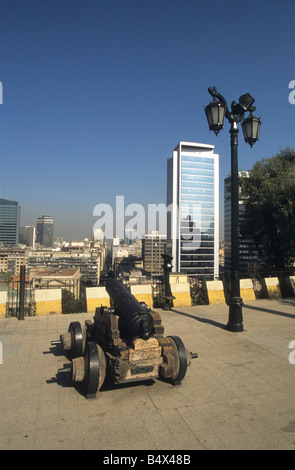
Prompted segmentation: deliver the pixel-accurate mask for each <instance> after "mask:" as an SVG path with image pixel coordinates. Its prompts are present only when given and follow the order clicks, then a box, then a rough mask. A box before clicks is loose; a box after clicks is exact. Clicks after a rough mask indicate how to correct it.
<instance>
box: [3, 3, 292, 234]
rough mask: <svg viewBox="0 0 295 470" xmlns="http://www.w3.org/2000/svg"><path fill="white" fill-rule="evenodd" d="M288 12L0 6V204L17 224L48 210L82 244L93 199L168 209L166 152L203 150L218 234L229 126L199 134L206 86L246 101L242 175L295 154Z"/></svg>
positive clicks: (173, 6) (235, 7) (194, 6)
mask: <svg viewBox="0 0 295 470" xmlns="http://www.w3.org/2000/svg"><path fill="white" fill-rule="evenodd" d="M246 11H247V15H246V16H247V22H246V24H245V23H244V20H243V18H244V17H245V12H246ZM294 13H295V5H294V4H293V3H292V2H291V1H286V0H285V1H284V0H283V1H282V2H280V3H278V2H276V1H273V0H270V1H266V0H265V1H264V0H262V1H261V2H259V3H258V4H257V3H255V2H254V1H253V0H247V1H245V2H236V1H233V0H212V1H211V0H208V1H206V2H205V1H202V0H192V1H191V0H183V1H181V2H179V1H176V0H175V1H174V0H169V1H167V0H156V1H154V0H149V1H144V0H142V1H137V0H130V1H128V0H122V1H113V0H109V1H107V2H106V1H100V0H98V1H96V2H93V1H87V0H86V1H82V0H70V1H68V0H59V1H58V2H57V1H55V0H48V1H47V0H44V1H42V2H37V1H34V0H32V1H26V2H23V1H18V0H9V1H5V0H4V1H2V2H1V3H0V57H1V67H0V81H1V85H2V98H3V103H2V104H1V106H0V132H1V134H0V137H1V139H0V147H1V172H0V198H3V199H7V200H15V201H18V203H19V205H20V207H21V222H20V225H22V226H25V225H35V224H36V221H37V218H38V216H40V215H41V214H50V215H51V216H52V217H53V218H54V220H55V227H56V236H61V237H63V238H64V239H81V238H85V237H87V238H89V237H90V236H91V233H92V228H93V225H94V223H95V221H96V217H94V216H93V209H94V207H95V206H96V205H97V204H100V203H106V204H110V205H112V206H115V198H116V196H118V195H123V196H124V197H125V201H126V205H127V204H131V203H137V204H142V205H143V206H146V205H147V204H159V203H164V204H165V203H166V161H167V158H169V157H170V152H171V148H174V147H175V145H176V144H177V142H179V141H188V142H202V143H204V144H208V145H214V146H215V151H216V153H218V154H219V155H220V180H219V183H220V184H219V185H220V188H221V189H220V229H221V230H220V231H221V237H222V231H223V190H222V188H223V181H224V178H225V177H226V176H227V175H228V174H229V172H230V143H229V132H228V131H229V128H226V126H225V129H224V132H223V133H220V135H219V137H218V139H216V137H215V135H214V134H213V133H210V132H209V129H208V125H207V120H206V116H205V113H204V108H203V107H204V106H206V105H207V104H208V102H209V101H210V100H211V97H210V95H209V94H208V91H207V89H208V87H209V86H216V87H217V89H218V91H219V92H220V93H222V94H223V95H224V96H225V98H226V99H227V100H228V104H230V103H231V101H232V100H238V98H239V96H240V95H242V94H243V93H246V92H249V93H250V94H251V95H252V96H253V97H254V98H255V105H256V106H257V111H256V112H255V114H256V115H257V116H259V117H261V120H262V128H261V133H260V139H259V142H258V143H257V144H255V146H254V147H253V148H252V149H251V148H250V147H249V146H248V145H247V144H245V143H244V139H243V133H242V131H241V130H240V133H239V141H240V145H239V169H240V170H244V171H247V170H249V169H251V167H252V166H253V164H254V163H255V161H257V160H261V159H262V158H270V157H271V156H273V155H274V154H276V153H278V152H279V151H280V149H281V148H285V147H287V146H289V147H295V137H294V132H293V125H294V113H295V105H294V104H293V101H294V100H293V99H292V98H291V99H290V96H291V94H292V88H289V84H290V83H291V82H292V80H294V78H295V76H294V68H293V64H292V52H293V50H292V44H293V16H294ZM281 25H283V26H284V27H283V28H282V27H280V26H281ZM247 27H248V28H247ZM293 88H294V86H293ZM292 96H293V95H292Z"/></svg>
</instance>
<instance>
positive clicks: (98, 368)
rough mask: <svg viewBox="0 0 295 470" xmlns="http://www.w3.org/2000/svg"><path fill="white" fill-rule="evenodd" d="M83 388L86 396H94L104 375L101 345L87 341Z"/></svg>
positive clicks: (104, 366) (104, 363)
mask: <svg viewBox="0 0 295 470" xmlns="http://www.w3.org/2000/svg"><path fill="white" fill-rule="evenodd" d="M84 361H85V378H84V390H85V395H86V398H95V396H96V392H97V391H98V390H99V389H100V387H101V386H102V384H103V382H104V379H105V375H106V358H105V354H104V352H103V350H102V349H101V347H100V346H99V345H98V344H96V343H94V342H92V341H89V342H88V343H87V345H86V350H85V356H84Z"/></svg>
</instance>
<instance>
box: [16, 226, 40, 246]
mask: <svg viewBox="0 0 295 470" xmlns="http://www.w3.org/2000/svg"><path fill="white" fill-rule="evenodd" d="M35 239H36V228H35V226H34V225H26V226H25V227H20V229H19V243H21V244H22V245H26V246H28V247H30V248H33V249H34V248H35Z"/></svg>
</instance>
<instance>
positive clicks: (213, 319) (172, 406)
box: [0, 299, 295, 451]
mask: <svg viewBox="0 0 295 470" xmlns="http://www.w3.org/2000/svg"><path fill="white" fill-rule="evenodd" d="M158 311H159V312H160V314H161V316H162V322H163V325H164V327H165V336H168V335H178V336H180V338H181V339H182V341H183V342H184V344H185V346H186V347H187V348H188V349H189V350H190V351H192V352H197V353H198V355H199V357H198V358H197V359H194V360H193V361H192V364H191V366H190V367H189V368H188V371H187V374H186V376H185V378H184V380H183V381H182V384H181V385H180V386H176V387H173V386H172V385H170V384H167V383H165V382H163V381H160V380H155V381H153V382H140V383H138V384H134V385H130V384H129V385H128V386H114V387H113V388H112V389H110V390H103V391H100V392H98V393H97V396H96V398H95V399H92V400H86V399H85V398H84V396H82V395H81V394H80V393H79V391H77V389H75V387H74V386H73V385H72V384H71V383H69V382H67V381H66V380H64V381H63V382H62V383H60V382H58V381H57V380H56V373H57V370H58V368H61V367H62V366H63V364H64V363H66V362H68V360H67V359H66V358H65V357H64V355H63V354H58V353H57V352H56V351H55V348H54V347H53V346H51V341H52V340H55V339H58V338H59V335H60V333H64V332H65V331H67V329H68V325H69V323H70V322H71V321H74V320H78V321H80V322H81V323H83V324H84V321H85V319H92V317H93V315H92V314H75V315H48V316H46V317H45V316H44V317H38V316H37V317H28V318H26V319H25V320H24V321H19V320H17V319H16V318H7V319H1V320H0V341H1V343H2V347H3V360H2V364H0V393H1V395H0V397H1V398H0V429H1V432H0V449H50V450H51V449H93V450H102V451H104V450H112V449H113V450H139V449H148V450H152V451H156V450H159V451H160V450H173V451H176V450H201V449H295V387H294V386H295V364H292V363H290V361H289V359H292V357H293V356H292V351H294V350H295V348H294V349H290V348H289V343H290V342H291V341H292V340H295V299H282V300H278V301H276V300H259V301H255V302H249V303H247V304H245V305H244V308H243V316H244V326H245V331H243V332H242V333H232V332H229V331H227V330H226V329H225V325H226V323H227V320H228V307H227V306H226V305H217V306H197V307H189V308H181V309H175V310H173V311H170V312H169V311H168V312H167V311H163V310H158ZM290 353H291V355H290ZM291 362H292V361H291Z"/></svg>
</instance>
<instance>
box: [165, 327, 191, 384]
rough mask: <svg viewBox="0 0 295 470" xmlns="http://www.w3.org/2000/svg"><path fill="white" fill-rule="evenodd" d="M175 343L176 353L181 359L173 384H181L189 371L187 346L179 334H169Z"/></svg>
mask: <svg viewBox="0 0 295 470" xmlns="http://www.w3.org/2000/svg"><path fill="white" fill-rule="evenodd" d="M169 338H171V339H172V340H173V342H174V343H175V348H176V354H177V356H178V359H179V367H178V370H177V372H176V374H177V375H176V376H174V377H173V378H172V383H173V385H180V383H181V381H182V379H183V378H184V376H185V374H186V371H187V353H186V349H185V346H184V344H183V342H182V340H181V339H180V338H179V336H169Z"/></svg>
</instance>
